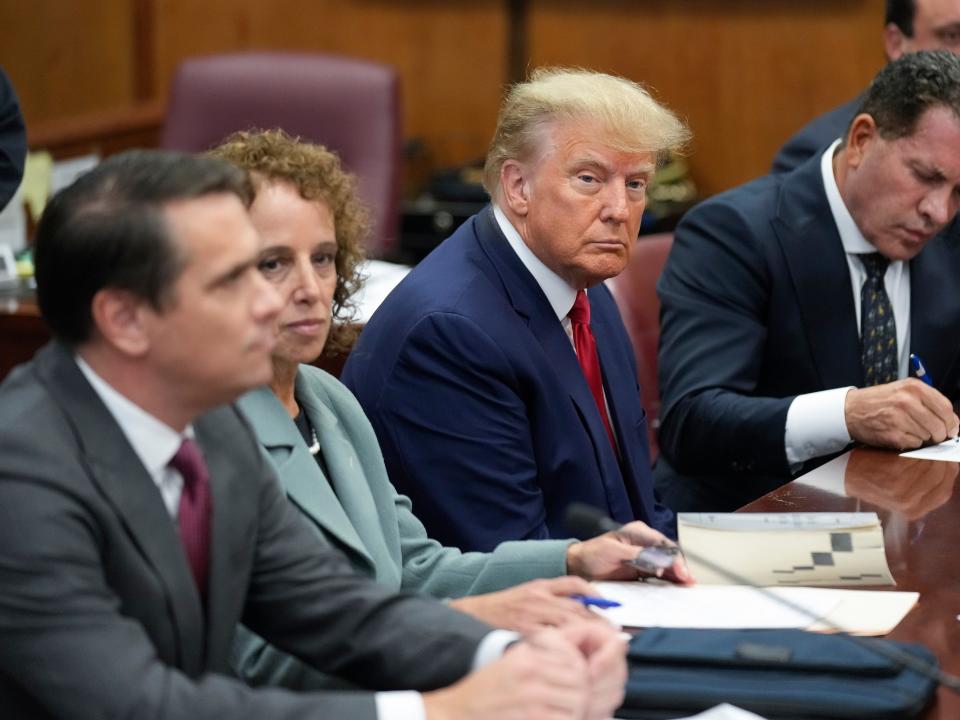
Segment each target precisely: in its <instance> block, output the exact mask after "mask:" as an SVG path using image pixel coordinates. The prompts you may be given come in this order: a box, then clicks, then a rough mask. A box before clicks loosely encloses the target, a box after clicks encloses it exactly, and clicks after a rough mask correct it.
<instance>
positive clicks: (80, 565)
mask: <svg viewBox="0 0 960 720" xmlns="http://www.w3.org/2000/svg"><path fill="white" fill-rule="evenodd" d="M8 418H9V416H8ZM36 435H37V433H35V432H34V433H33V436H36ZM54 439H55V438H54ZM49 442H50V438H49V437H45V439H44V441H43V442H41V441H37V440H30V439H25V433H21V432H17V433H13V438H12V439H11V435H10V434H8V435H7V436H6V437H3V438H0V458H2V459H3V462H0V547H2V548H3V551H2V554H0V696H2V697H5V698H8V699H9V698H11V697H21V698H22V699H23V704H24V706H28V707H30V708H31V710H30V711H28V712H27V713H26V714H25V713H20V714H19V715H18V714H17V712H16V709H14V710H13V713H14V716H16V717H26V716H30V717H33V716H36V715H43V713H42V712H41V711H40V709H39V708H37V707H36V706H35V703H40V704H42V705H43V707H44V710H45V711H46V713H48V714H49V715H50V716H52V717H60V718H70V719H71V720H86V719H87V718H89V719H90V720H93V719H94V718H97V719H99V718H105V717H137V718H151V719H164V718H170V719H174V718H191V719H193V720H207V719H209V720H223V718H226V717H229V718H240V719H249V720H262V718H267V717H269V718H282V719H284V720H286V719H293V718H297V719H300V718H303V719H306V718H310V719H311V720H315V719H316V718H317V717H319V716H324V717H351V718H352V717H357V718H373V717H375V711H374V701H373V696H372V695H371V694H369V693H324V694H322V695H319V694H301V695H297V694H293V693H289V692H286V691H281V690H275V689H258V690H253V689H250V688H247V687H246V686H244V685H243V684H242V683H240V682H238V681H236V680H234V679H232V678H228V677H225V676H222V675H217V674H206V675H204V676H202V677H201V678H199V679H195V678H190V677H187V676H186V675H184V674H183V673H182V672H180V671H179V670H177V669H175V668H172V667H170V666H169V665H167V664H166V663H164V662H163V661H161V660H160V659H159V658H158V656H157V654H156V652H155V650H154V647H153V645H152V643H151V641H150V638H149V637H148V636H147V635H146V633H145V631H144V629H143V627H142V626H141V625H140V624H139V623H138V622H136V621H134V620H132V619H131V618H130V617H128V616H127V615H126V614H125V613H124V608H123V607H122V605H121V602H120V599H119V598H118V596H117V595H116V594H115V593H114V592H113V590H112V589H111V586H110V578H108V577H106V573H105V570H104V568H105V567H106V564H105V562H104V556H105V555H107V554H109V553H110V552H111V542H110V539H111V538H112V537H113V538H115V537H116V536H117V535H121V534H122V533H123V530H122V528H120V527H104V526H103V525H102V523H104V522H117V523H119V520H116V519H114V520H113V521H106V520H104V518H103V517H102V515H101V514H100V509H99V508H98V509H97V510H94V509H92V508H91V507H90V504H91V503H97V504H99V503H100V500H99V499H93V498H91V497H90V496H89V495H86V494H84V493H83V492H73V491H72V490H71V488H73V487H77V488H82V487H84V485H85V484H86V478H85V477H83V475H82V473H81V471H80V470H79V469H78V466H77V465H76V464H75V462H70V461H66V462H63V461H58V460H57V459H55V458H54V457H53V456H52V455H51V454H50V451H49V449H48V448H46V447H44V445H48V444H49ZM63 456H64V457H69V451H67V450H66V449H65V448H64V449H63ZM11 468H17V469H16V470H11ZM71 475H73V477H71ZM48 478H51V479H52V480H47V479H48ZM260 485H261V491H260V492H261V495H260V502H261V508H260V509H261V516H262V519H263V524H262V530H260V531H259V532H258V537H257V539H256V542H257V550H256V557H257V561H256V565H257V567H256V568H255V570H254V575H255V578H254V580H253V588H252V593H251V600H250V603H249V605H248V607H249V608H250V610H249V612H248V616H249V617H248V620H249V621H250V622H251V624H253V625H255V626H256V627H257V628H258V629H259V630H260V631H261V632H262V633H263V634H264V635H266V636H268V637H270V638H271V639H273V640H274V641H275V642H277V644H278V645H279V644H282V645H283V646H284V647H286V648H287V649H288V650H291V651H294V652H299V653H300V654H301V655H302V656H303V657H304V658H305V659H308V660H309V661H311V662H314V663H322V664H325V665H326V667H327V668H329V669H334V670H341V671H343V672H344V673H346V674H348V675H350V676H351V677H353V678H354V679H356V680H359V681H361V682H365V683H367V684H380V685H381V686H382V687H383V688H385V689H386V688H389V687H400V686H409V687H414V688H429V687H435V686H437V685H442V684H445V683H447V682H449V681H452V680H453V679H455V678H457V677H459V676H461V675H463V674H464V673H465V672H467V669H468V666H469V664H470V662H471V660H472V657H473V653H474V651H475V648H476V646H477V645H478V643H479V640H480V639H481V638H482V636H483V635H484V634H485V633H486V632H488V630H489V628H487V627H486V626H483V625H482V624H480V623H477V622H475V621H473V620H472V619H470V618H468V617H466V616H462V615H460V614H459V613H455V612H454V611H452V610H449V609H447V608H445V607H444V606H442V605H441V604H438V603H435V602H432V601H428V600H423V599H419V598H416V597H411V596H392V595H390V593H389V592H387V591H385V590H382V589H380V588H378V587H377V586H375V585H373V584H372V583H371V582H370V581H368V580H365V579H363V578H360V577H358V576H355V575H352V574H350V573H349V570H348V569H346V567H345V561H344V560H342V558H340V556H339V555H338V554H337V553H336V552H335V551H333V550H330V549H324V548H320V547H318V545H319V543H318V541H317V540H316V538H314V537H312V535H311V533H310V532H309V530H308V529H307V528H305V527H303V525H302V524H301V523H300V521H299V520H298V519H297V518H296V516H295V511H294V510H292V509H291V508H289V506H288V505H287V504H286V503H285V501H284V499H283V497H282V495H281V493H280V491H279V488H278V485H277V483H276V481H275V480H274V479H273V478H272V477H268V476H264V477H263V480H262V482H261V483H260ZM247 488H248V489H249V488H250V485H247ZM156 500H157V502H159V501H160V498H159V495H158V496H157V498H156ZM148 577H149V576H148ZM153 590H154V588H145V590H144V591H145V592H147V593H149V592H152V591H153ZM426 659H429V660H430V662H425V660H426ZM30 698H33V699H34V700H30ZM31 703H34V704H31ZM6 710H7V711H10V709H9V708H7V709H6Z"/></svg>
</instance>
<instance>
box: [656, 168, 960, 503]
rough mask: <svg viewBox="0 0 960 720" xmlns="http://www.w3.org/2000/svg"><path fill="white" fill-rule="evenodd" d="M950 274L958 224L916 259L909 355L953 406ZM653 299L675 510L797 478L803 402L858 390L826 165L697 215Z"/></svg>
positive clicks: (959, 256)
mask: <svg viewBox="0 0 960 720" xmlns="http://www.w3.org/2000/svg"><path fill="white" fill-rule="evenodd" d="M957 278H960V233H958V223H957V222H956V221H954V222H952V223H951V224H950V225H948V226H947V228H945V230H944V231H943V232H941V233H940V235H938V236H937V237H935V238H934V239H932V240H931V241H930V242H929V243H928V244H927V245H926V247H925V248H924V249H923V250H922V251H921V252H920V254H919V255H917V256H916V257H915V258H914V259H913V260H911V261H910V350H911V351H912V352H915V353H917V354H918V355H920V357H922V358H923V360H924V363H925V364H926V366H927V370H928V371H929V372H930V373H931V375H932V377H933V379H934V381H935V385H936V386H937V388H938V389H939V390H940V391H941V392H943V393H944V394H945V395H946V396H947V397H949V398H951V399H954V400H955V399H956V398H957V396H958V379H960V367H958V354H960V343H958V342H957V334H958V332H960V294H958V293H957V290H956V288H957ZM858 291H859V289H858ZM658 292H659V294H660V301H661V333H660V356H659V371H660V391H661V394H662V397H663V406H662V407H663V409H662V412H661V418H662V424H661V426H660V438H659V439H660V450H661V453H662V457H663V458H665V460H663V461H661V462H659V463H658V466H657V470H656V475H657V487H658V490H659V491H660V494H661V497H662V498H663V499H664V501H665V502H666V503H668V504H669V505H670V507H672V508H673V509H674V510H677V511H681V510H732V509H735V508H737V507H739V506H741V505H743V504H744V503H747V502H749V501H750V500H753V499H755V498H757V497H759V496H760V495H763V494H764V493H766V492H768V491H770V490H772V489H774V488H776V487H777V486H778V485H780V484H782V483H784V482H787V481H788V480H789V479H790V478H791V473H790V468H789V467H788V464H787V458H786V450H785V447H784V429H785V427H786V418H787V410H788V408H789V407H790V403H791V402H792V401H793V399H794V398H795V397H796V396H797V395H800V394H803V393H810V392H815V391H818V390H827V389H830V388H839V387H845V386H851V385H852V386H857V387H862V386H863V377H862V371H861V367H860V338H859V333H858V330H857V318H856V314H855V310H854V301H853V288H852V286H851V282H850V271H849V268H848V265H847V261H846V255H845V253H844V249H843V244H842V242H841V240H840V234H839V232H838V231H837V227H836V224H835V223H834V220H833V215H832V214H831V212H830V206H829V204H828V202H827V196H826V192H825V190H824V187H823V178H822V175H821V171H820V157H819V156H815V157H813V158H811V159H810V160H808V161H807V162H806V163H804V164H803V165H801V166H800V167H799V168H798V169H797V170H795V171H794V172H792V173H788V174H785V175H770V176H767V177H764V178H760V179H759V180H755V181H753V182H751V183H748V184H746V185H743V186H741V187H739V188H735V189H734V190H730V191H728V192H725V193H722V194H720V195H717V196H716V197H713V198H711V199H710V200H707V201H706V202H704V203H702V204H701V205H699V206H697V207H696V208H694V209H693V210H691V211H690V212H689V213H688V214H687V216H686V217H685V218H684V219H683V221H682V222H681V223H680V225H679V226H678V227H677V230H676V233H675V236H674V243H673V247H672V248H671V252H670V256H669V258H668V260H667V264H666V267H665V268H664V272H663V275H662V276H661V277H660V283H659V285H658ZM821 462H822V460H821ZM813 464H815V462H811V463H808V464H807V467H805V468H804V470H806V469H810V467H812V466H813Z"/></svg>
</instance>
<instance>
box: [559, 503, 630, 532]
mask: <svg viewBox="0 0 960 720" xmlns="http://www.w3.org/2000/svg"><path fill="white" fill-rule="evenodd" d="M564 520H565V521H566V523H567V530H569V531H570V534H571V535H573V536H574V537H575V538H577V540H589V539H590V538H595V537H596V536H597V535H603V534H604V533H607V532H616V531H617V530H619V529H620V528H622V527H623V525H621V524H620V523H618V522H617V521H616V520H614V519H613V518H610V517H608V516H607V515H605V514H604V513H603V511H602V510H598V509H597V508H595V507H594V506H593V505H587V504H586V503H581V502H575V503H570V504H569V505H567V511H566V513H565V514H564Z"/></svg>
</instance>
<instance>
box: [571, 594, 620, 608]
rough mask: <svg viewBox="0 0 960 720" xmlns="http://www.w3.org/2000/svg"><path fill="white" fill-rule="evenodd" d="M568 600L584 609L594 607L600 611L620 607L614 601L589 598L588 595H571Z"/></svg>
mask: <svg viewBox="0 0 960 720" xmlns="http://www.w3.org/2000/svg"><path fill="white" fill-rule="evenodd" d="M570 599H571V600H576V601H577V602H580V603H583V606H584V607H596V608H600V609H601V610H606V609H608V608H615V607H620V603H618V602H617V601H616V600H607V599H606V598H602V597H591V596H590V595H571V596H570Z"/></svg>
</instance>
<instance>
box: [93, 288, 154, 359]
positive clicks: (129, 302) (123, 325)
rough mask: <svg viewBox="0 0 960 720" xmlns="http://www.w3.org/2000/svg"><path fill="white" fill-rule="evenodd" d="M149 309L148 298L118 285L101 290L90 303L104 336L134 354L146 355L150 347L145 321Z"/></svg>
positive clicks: (123, 350)
mask: <svg viewBox="0 0 960 720" xmlns="http://www.w3.org/2000/svg"><path fill="white" fill-rule="evenodd" d="M147 309H148V308H147V301H146V300H144V299H143V298H140V297H136V296H135V295H134V294H133V293H131V292H129V291H126V290H118V289H116V288H103V289H102V290H99V291H98V292H97V294H96V295H94V296H93V302H92V303H91V305H90V312H91V315H92V316H93V324H94V326H95V327H96V329H97V332H98V333H99V334H100V336H101V337H102V338H103V339H104V341H105V342H107V343H108V344H109V345H111V346H113V347H114V348H116V349H117V350H118V351H120V352H121V353H123V354H124V355H128V356H130V357H142V356H143V355H145V354H146V352H147V351H148V350H149V349H150V337H149V333H147V331H146V326H145V324H144V322H143V313H144V312H145V311H147Z"/></svg>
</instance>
